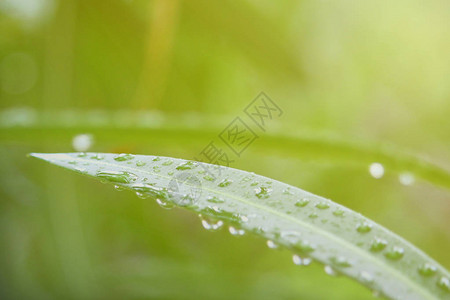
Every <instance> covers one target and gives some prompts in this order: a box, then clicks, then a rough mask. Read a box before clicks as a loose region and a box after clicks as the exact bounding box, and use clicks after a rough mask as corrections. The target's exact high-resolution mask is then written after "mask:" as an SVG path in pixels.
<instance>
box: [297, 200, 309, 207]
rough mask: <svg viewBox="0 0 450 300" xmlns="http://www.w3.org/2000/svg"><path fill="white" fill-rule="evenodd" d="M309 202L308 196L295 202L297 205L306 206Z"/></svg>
mask: <svg viewBox="0 0 450 300" xmlns="http://www.w3.org/2000/svg"><path fill="white" fill-rule="evenodd" d="M308 203H309V199H308V198H303V199H300V200H297V201H296V202H295V206H298V207H305V206H306V205H308Z"/></svg>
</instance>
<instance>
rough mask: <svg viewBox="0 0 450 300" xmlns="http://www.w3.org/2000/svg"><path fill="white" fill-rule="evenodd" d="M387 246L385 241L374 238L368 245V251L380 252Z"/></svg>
mask: <svg viewBox="0 0 450 300" xmlns="http://www.w3.org/2000/svg"><path fill="white" fill-rule="evenodd" d="M387 244H388V243H387V241H385V240H383V239H380V238H375V239H374V240H373V241H372V243H371V244H370V251H372V252H380V251H381V250H383V249H384V248H386V246H387Z"/></svg>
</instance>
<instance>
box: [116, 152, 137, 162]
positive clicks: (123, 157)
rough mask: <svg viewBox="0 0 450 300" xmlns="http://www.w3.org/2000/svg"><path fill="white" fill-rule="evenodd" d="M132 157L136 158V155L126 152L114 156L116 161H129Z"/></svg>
mask: <svg viewBox="0 0 450 300" xmlns="http://www.w3.org/2000/svg"><path fill="white" fill-rule="evenodd" d="M132 159H134V155H132V154H125V153H121V154H119V155H117V156H116V157H114V160H115V161H127V160H132Z"/></svg>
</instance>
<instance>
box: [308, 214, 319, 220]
mask: <svg viewBox="0 0 450 300" xmlns="http://www.w3.org/2000/svg"><path fill="white" fill-rule="evenodd" d="M317 217H319V215H318V214H316V213H311V214H309V216H308V218H311V219H316V218H317Z"/></svg>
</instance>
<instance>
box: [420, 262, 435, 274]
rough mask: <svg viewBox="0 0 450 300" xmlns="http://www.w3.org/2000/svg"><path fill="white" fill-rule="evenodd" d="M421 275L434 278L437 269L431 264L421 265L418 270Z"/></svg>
mask: <svg viewBox="0 0 450 300" xmlns="http://www.w3.org/2000/svg"><path fill="white" fill-rule="evenodd" d="M418 271H419V274H420V275H422V276H425V277H429V276H433V275H434V274H435V273H436V271H437V268H436V267H435V266H433V265H432V264H429V263H424V264H423V265H421V266H420V267H419V269H418Z"/></svg>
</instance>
